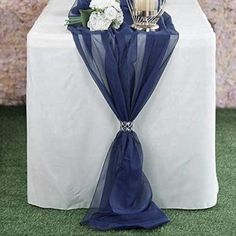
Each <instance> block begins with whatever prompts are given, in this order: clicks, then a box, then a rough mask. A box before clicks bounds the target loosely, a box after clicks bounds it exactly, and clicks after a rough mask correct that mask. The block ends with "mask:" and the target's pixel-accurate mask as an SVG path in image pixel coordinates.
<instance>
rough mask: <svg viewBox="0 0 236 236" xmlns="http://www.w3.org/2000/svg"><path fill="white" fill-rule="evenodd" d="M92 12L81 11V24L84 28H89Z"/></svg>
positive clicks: (89, 10)
mask: <svg viewBox="0 0 236 236" xmlns="http://www.w3.org/2000/svg"><path fill="white" fill-rule="evenodd" d="M92 12H93V10H92V9H86V10H80V17H81V24H82V26H83V27H87V23H88V21H89V17H90V15H91V13H92Z"/></svg>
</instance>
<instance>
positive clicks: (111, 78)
mask: <svg viewBox="0 0 236 236" xmlns="http://www.w3.org/2000/svg"><path fill="white" fill-rule="evenodd" d="M122 3H123V2H122ZM86 4H87V5H86ZM88 4H89V1H78V2H75V4H74V6H73V8H72V9H71V12H70V15H71V16H73V15H78V14H79V9H80V8H87V7H88ZM122 9H123V10H124V13H125V23H124V24H123V25H122V27H121V28H120V29H119V30H114V29H109V30H107V31H97V32H91V31H89V30H88V29H86V28H82V27H79V26H69V27H68V29H69V30H70V31H71V32H72V34H73V38H74V41H75V44H76V46H77V49H78V51H79V53H80V54H81V56H82V58H83V60H84V62H85V64H86V65H87V68H88V70H89V72H90V74H91V76H92V78H93V80H94V81H95V83H96V84H97V86H98V88H99V89H100V91H101V93H102V94H103V96H104V98H105V99H106V101H107V103H108V104H109V106H110V107H111V109H112V111H113V112H114V114H115V115H116V117H117V119H118V120H119V121H121V122H124V121H127V122H133V121H134V120H135V118H136V117H137V115H138V114H139V112H140V111H141V110H142V108H143V106H144V105H145V104H146V102H147V101H148V99H149V98H150V96H151V94H152V92H153V91H154V89H155V87H156V85H157V84H158V82H159V80H160V78H161V75H162V73H163V71H164V69H165V67H166V65H167V63H168V60H169V58H170V56H171V54H172V52H173V50H174V48H175V45H176V43H177V41H178V37H179V35H178V33H177V31H176V30H175V28H174V26H173V24H172V21H171V17H170V16H169V15H168V14H167V13H164V15H163V16H162V17H161V19H160V21H159V25H160V30H159V31H155V32H149V33H146V32H142V31H135V30H133V29H132V28H130V26H129V25H130V23H131V18H130V16H129V14H128V9H127V6H126V5H122ZM167 96H168V94H167ZM98 141H99V142H100V141H101V142H102V140H98ZM99 142H98V143H99ZM91 148H92V147H91ZM147 158H148V157H147ZM157 158H158V157H157ZM142 166H143V152H142V147H141V144H140V141H139V139H138V137H137V134H136V133H135V132H134V131H122V130H121V131H119V132H118V134H117V136H116V137H115V139H114V141H113V143H112V145H111V147H110V149H109V151H108V154H107V157H106V159H105V162H104V165H103V168H102V172H101V175H100V178H99V181H98V184H97V188H96V191H95V193H94V196H93V199H92V202H91V206H90V209H89V210H88V213H87V214H86V216H85V217H84V219H83V220H82V222H81V223H82V224H87V225H89V226H90V227H92V228H95V229H99V230H107V229H129V228H154V227H157V226H159V225H163V224H165V223H168V222H169V219H168V217H167V216H166V215H165V214H164V212H163V211H162V210H161V209H159V208H158V206H157V205H156V204H155V203H154V202H153V201H152V190H151V186H150V184H149V182H148V180H147V178H146V176H145V174H144V173H143V170H142Z"/></svg>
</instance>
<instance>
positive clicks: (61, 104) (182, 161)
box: [27, 0, 218, 209]
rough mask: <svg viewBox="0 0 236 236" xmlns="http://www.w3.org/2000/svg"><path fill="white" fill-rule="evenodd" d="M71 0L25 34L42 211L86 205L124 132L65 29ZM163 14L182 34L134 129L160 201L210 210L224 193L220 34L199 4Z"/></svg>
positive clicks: (35, 185) (31, 178) (33, 160)
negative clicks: (218, 141)
mask: <svg viewBox="0 0 236 236" xmlns="http://www.w3.org/2000/svg"><path fill="white" fill-rule="evenodd" d="M73 2H74V0H62V1H60V4H59V1H57V0H50V1H49V4H48V5H47V7H46V8H45V9H44V11H43V12H42V14H41V15H40V17H39V18H38V20H37V21H36V23H35V24H34V26H33V28H32V29H31V31H30V32H29V34H28V36H27V55H28V60H27V65H28V67H27V158H28V203H29V204H32V205H36V206H39V207H43V208H56V209H75V208H84V207H88V206H89V204H90V201H91V198H92V196H93V193H94V190H95V187H96V184H97V181H98V178H99V174H100V171H101V168H102V164H103V161H104V159H105V157H106V153H107V151H108V149H109V146H110V144H111V142H112V141H113V139H114V137H115V135H116V133H117V131H118V130H119V122H118V121H117V119H116V118H115V116H114V114H113V112H112V111H111V110H110V108H109V107H108V105H107V103H106V102H105V100H104V98H103V97H102V95H101V94H100V92H99V90H98V88H97V87H96V85H95V83H94V82H93V80H92V79H91V77H90V74H89V73H88V71H87V68H86V66H85V64H84V62H83V60H82V58H81V57H80V55H79V53H78V51H77V50H76V48H75V44H74V41H73V39H72V36H71V33H70V32H68V31H67V29H66V27H65V26H63V24H64V20H65V18H66V17H67V14H68V11H69V9H70V7H71V6H72V4H73ZM166 11H167V12H168V13H170V14H171V16H172V18H173V21H174V23H175V26H176V28H177V30H178V31H179V33H180V40H179V42H178V45H177V47H176V49H175V51H174V53H173V56H172V58H171V60H170V62H169V64H168V66H167V68H166V70H165V72H164V74H163V76H162V79H161V81H160V83H159V85H158V87H157V89H156V90H155V92H154V94H153V96H152V98H151V99H150V100H149V102H148V104H147V105H146V106H145V108H144V109H143V110H142V112H141V113H140V115H139V116H138V118H137V119H136V121H135V123H134V129H135V131H136V132H137V134H138V136H139V139H140V141H141V143H142V146H143V150H144V172H145V173H146V175H147V177H148V179H149V181H150V183H151V186H152V190H153V199H154V201H155V202H156V203H157V204H158V205H159V206H160V207H162V208H180V209H204V208H209V207H212V206H214V205H215V204H216V202H217V193H218V182H217V177H216V166H215V34H214V32H213V30H212V28H211V27H210V24H209V23H208V21H207V19H206V17H205V15H204V14H203V12H202V10H201V8H200V6H199V4H198V2H197V1H196V0H181V1H180V0H169V1H168V4H167V9H166ZM88 130H89V132H87V131H88ZM98 140H99V141H98Z"/></svg>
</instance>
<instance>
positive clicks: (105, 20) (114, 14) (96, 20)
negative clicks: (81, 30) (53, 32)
mask: <svg viewBox="0 0 236 236" xmlns="http://www.w3.org/2000/svg"><path fill="white" fill-rule="evenodd" d="M123 20H124V16H123V12H122V10H121V7H120V1H119V0H91V2H90V5H89V8H88V9H85V10H84V9H83V10H82V9H80V16H70V17H69V19H68V20H66V25H75V24H78V25H82V26H83V27H88V28H89V29H90V30H91V31H98V30H108V29H109V28H110V27H112V28H114V29H119V28H120V26H121V24H122V23H123Z"/></svg>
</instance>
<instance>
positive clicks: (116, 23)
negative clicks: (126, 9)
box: [112, 12, 124, 29]
mask: <svg viewBox="0 0 236 236" xmlns="http://www.w3.org/2000/svg"><path fill="white" fill-rule="evenodd" d="M123 21H124V16H123V13H122V12H119V13H118V14H117V17H116V19H115V20H113V22H112V26H113V27H114V28H115V29H119V28H120V26H121V24H122V23H123Z"/></svg>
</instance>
